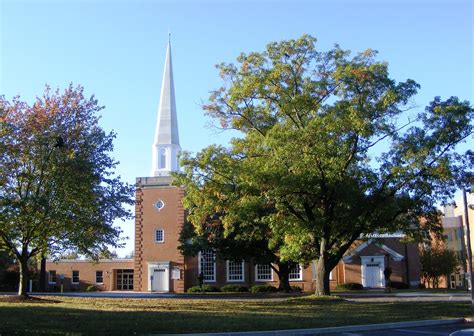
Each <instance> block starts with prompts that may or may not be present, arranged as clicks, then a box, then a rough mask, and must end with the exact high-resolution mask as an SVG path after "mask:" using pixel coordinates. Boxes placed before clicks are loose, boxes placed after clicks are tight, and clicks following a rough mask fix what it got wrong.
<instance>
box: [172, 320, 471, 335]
mask: <svg viewBox="0 0 474 336" xmlns="http://www.w3.org/2000/svg"><path fill="white" fill-rule="evenodd" d="M462 323H464V319H462V318H459V319H446V320H424V321H410V322H394V323H380V324H366V325H354V326H343V327H328V328H312V329H291V330H272V331H247V332H227V333H205V334H204V333H203V334H181V335H192V336H283V335H284V336H287V335H288V336H306V335H307V336H310V335H328V334H329V335H330V334H339V333H341V335H358V334H355V333H357V332H364V331H377V330H379V331H380V335H384V334H385V333H384V331H386V330H390V329H400V328H414V327H427V326H431V327H436V326H442V325H449V324H462ZM423 334H424V335H427V334H431V335H437V333H434V332H431V333H430V332H427V333H423ZM460 335H462V334H460ZM468 335H469V334H468Z"/></svg>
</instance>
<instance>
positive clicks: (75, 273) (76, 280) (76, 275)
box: [72, 271, 79, 284]
mask: <svg viewBox="0 0 474 336" xmlns="http://www.w3.org/2000/svg"><path fill="white" fill-rule="evenodd" d="M72 283H74V284H78V283H79V271H72Z"/></svg>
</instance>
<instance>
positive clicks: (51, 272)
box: [48, 271, 57, 284]
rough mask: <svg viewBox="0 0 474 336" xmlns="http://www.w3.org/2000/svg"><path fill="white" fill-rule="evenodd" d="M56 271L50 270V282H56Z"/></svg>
mask: <svg viewBox="0 0 474 336" xmlns="http://www.w3.org/2000/svg"><path fill="white" fill-rule="evenodd" d="M56 280H57V278H56V271H49V279H48V282H49V283H54V284H55V283H56Z"/></svg>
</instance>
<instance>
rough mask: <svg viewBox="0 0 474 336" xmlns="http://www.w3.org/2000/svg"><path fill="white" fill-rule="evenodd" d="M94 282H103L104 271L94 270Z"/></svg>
mask: <svg viewBox="0 0 474 336" xmlns="http://www.w3.org/2000/svg"><path fill="white" fill-rule="evenodd" d="M95 283H97V284H101V283H104V272H103V271H95Z"/></svg>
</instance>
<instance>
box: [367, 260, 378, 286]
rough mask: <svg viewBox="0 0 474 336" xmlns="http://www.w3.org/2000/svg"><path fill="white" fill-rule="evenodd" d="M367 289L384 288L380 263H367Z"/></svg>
mask: <svg viewBox="0 0 474 336" xmlns="http://www.w3.org/2000/svg"><path fill="white" fill-rule="evenodd" d="M365 267H366V269H365V281H366V285H367V286H366V287H382V276H381V274H380V263H376V262H374V263H367V265H365Z"/></svg>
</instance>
